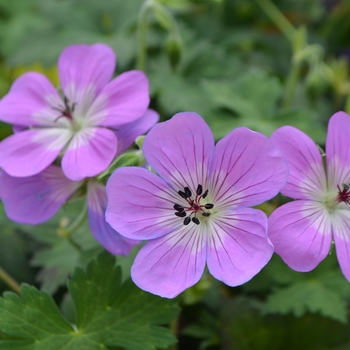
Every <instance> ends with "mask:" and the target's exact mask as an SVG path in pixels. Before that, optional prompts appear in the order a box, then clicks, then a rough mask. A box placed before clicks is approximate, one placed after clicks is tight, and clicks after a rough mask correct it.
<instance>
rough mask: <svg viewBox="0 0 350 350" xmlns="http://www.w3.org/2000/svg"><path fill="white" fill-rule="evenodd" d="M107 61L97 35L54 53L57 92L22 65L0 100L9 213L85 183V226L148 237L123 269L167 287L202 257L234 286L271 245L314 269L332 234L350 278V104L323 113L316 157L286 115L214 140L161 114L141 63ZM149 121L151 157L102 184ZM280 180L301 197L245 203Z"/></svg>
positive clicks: (130, 237)
mask: <svg viewBox="0 0 350 350" xmlns="http://www.w3.org/2000/svg"><path fill="white" fill-rule="evenodd" d="M114 68H115V56H114V54H113V52H112V50H111V49H110V48H109V47H107V46H106V45H102V44H96V45H92V46H87V45H73V46H70V47H68V48H67V49H65V50H64V51H63V53H62V54H61V56H60V58H59V62H58V70H59V74H60V80H61V88H62V96H60V94H59V93H58V92H57V90H56V89H54V88H53V86H52V85H51V84H50V83H49V82H48V80H47V79H46V78H45V77H44V76H42V75H40V74H37V73H27V74H25V75H23V76H22V77H20V78H19V79H17V80H16V81H15V83H14V84H13V86H12V88H11V90H10V92H9V93H8V94H7V95H6V96H5V97H4V98H3V99H2V100H1V101H0V119H1V120H3V121H6V122H8V123H11V124H13V125H14V134H13V135H12V136H10V137H9V138H7V139H5V140H4V141H2V142H1V144H0V167H1V168H2V171H1V175H0V198H1V200H2V201H3V202H4V205H5V210H6V213H7V215H8V216H9V218H11V219H12V220H15V221H18V222H21V223H31V224H37V223H40V222H43V221H45V220H47V219H49V218H50V217H51V216H53V215H54V214H55V213H56V212H57V210H58V209H59V207H60V206H61V205H62V204H63V203H65V202H66V201H67V200H68V199H69V198H70V197H71V196H72V194H73V193H74V192H75V191H76V190H77V189H79V188H81V187H82V186H85V187H86V188H87V190H86V191H87V206H88V220H89V224H90V228H91V231H92V233H93V235H94V237H95V238H96V239H97V240H98V241H99V242H100V243H101V244H102V245H103V246H104V247H105V248H106V249H107V250H108V251H110V252H111V253H113V254H116V255H117V254H124V255H125V254H128V253H129V251H130V249H131V248H132V247H133V246H134V245H136V244H138V243H139V242H140V241H147V242H146V244H145V245H144V246H143V247H142V248H141V250H140V251H139V253H138V255H137V257H136V259H135V261H134V264H133V267H132V271H131V275H132V278H133V280H134V282H135V283H136V284H137V285H138V286H139V287H140V288H142V289H144V290H146V291H149V292H151V293H154V294H157V295H160V296H163V297H168V298H172V297H175V296H176V295H178V294H179V293H181V292H182V291H184V290H185V289H186V288H188V287H190V286H192V285H194V284H195V283H197V282H198V281H199V279H200V278H201V276H202V274H203V271H204V268H205V266H206V265H207V267H208V270H209V272H210V273H211V274H212V275H213V276H214V277H215V278H217V279H218V280H220V281H223V282H224V283H226V284H227V285H229V286H237V285H240V284H242V283H245V282H247V281H248V280H250V279H251V278H252V277H253V276H255V275H256V274H257V273H258V272H259V271H260V270H261V269H262V268H263V267H264V266H265V265H266V264H267V262H268V261H269V260H270V258H271V256H272V254H273V252H274V251H275V252H276V253H277V254H279V255H280V256H281V257H282V258H283V259H284V261H285V262H286V263H287V264H288V265H289V266H290V267H291V268H293V269H295V270H297V271H310V270H312V269H313V268H315V267H316V266H317V265H318V264H319V262H320V261H322V260H323V259H324V258H325V257H326V255H327V254H328V252H329V250H330V247H331V243H332V240H334V242H335V246H336V251H337V256H338V260H339V263H340V266H341V269H342V271H343V273H344V275H345V277H346V278H347V279H348V280H349V281H350V184H349V181H350V138H349V137H348V133H349V131H350V116H348V115H347V114H345V113H344V112H339V113H336V114H335V115H334V116H333V117H332V118H331V119H330V122H329V132H328V136H327V141H326V151H327V153H326V155H325V156H324V155H322V153H321V152H320V150H319V149H318V147H317V146H316V144H315V143H314V142H313V141H312V140H311V139H310V138H309V137H308V136H307V135H305V134H304V133H303V132H301V131H300V130H298V129H296V128H293V127H290V126H285V127H282V128H280V129H278V130H276V131H275V132H274V134H273V135H272V136H271V138H270V139H269V138H267V137H266V136H264V135H262V134H260V133H257V132H253V131H251V130H249V129H247V128H245V127H242V128H237V129H235V130H233V131H231V132H230V133H229V134H228V135H227V136H226V137H224V138H223V139H222V140H220V141H219V142H218V143H217V144H216V145H215V144H214V138H213V135H212V133H211V131H210V129H209V127H208V125H207V124H206V123H205V122H204V120H203V119H202V118H201V117H200V116H199V115H197V114H195V113H191V112H183V113H178V114H176V115H175V116H174V117H173V118H172V119H170V120H169V121H166V122H163V123H158V124H156V123H157V121H158V115H157V114H156V112H154V111H151V110H148V109H147V108H148V104H149V93H148V82H147V78H146V77H145V75H144V74H143V73H142V72H138V71H131V72H127V73H124V74H121V75H120V76H118V77H117V78H116V79H114V80H112V81H110V82H109V80H110V79H111V77H112V75H113V72H114ZM154 124H156V125H154ZM153 125H154V126H153ZM152 126H153V127H152ZM149 129H151V131H150V132H149V133H148V135H147V136H146V138H145V141H144V145H143V152H144V157H145V159H146V162H147V165H146V166H144V167H122V168H119V169H117V170H116V171H115V172H114V173H113V174H112V175H111V177H110V178H109V180H108V183H107V186H106V187H105V186H104V185H103V184H101V183H99V182H98V175H99V174H101V172H104V171H106V169H108V167H109V166H110V164H111V162H112V161H113V159H114V158H115V157H116V155H119V154H121V153H122V152H124V151H125V150H126V149H127V148H128V147H129V146H130V145H131V144H132V143H133V141H134V139H135V138H136V136H138V135H140V134H143V133H145V132H147V131H148V130H149ZM149 168H151V169H152V170H153V171H149ZM279 192H281V193H282V194H284V195H286V196H288V197H291V198H294V199H296V200H295V201H292V202H289V203H287V204H285V205H282V206H281V207H279V208H277V209H276V210H275V211H274V212H273V213H272V215H271V216H270V217H269V219H267V217H266V215H265V213H263V212H262V211H261V210H258V209H254V208H250V206H256V205H259V204H261V203H264V202H265V201H267V200H269V199H271V198H273V197H274V196H276V195H277V194H278V193H279ZM105 213H106V216H105Z"/></svg>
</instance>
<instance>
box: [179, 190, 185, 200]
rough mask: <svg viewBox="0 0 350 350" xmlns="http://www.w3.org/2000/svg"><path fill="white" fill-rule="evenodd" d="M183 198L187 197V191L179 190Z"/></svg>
mask: <svg viewBox="0 0 350 350" xmlns="http://www.w3.org/2000/svg"><path fill="white" fill-rule="evenodd" d="M177 193H178V194H179V195H180V196H181V197H182V198H184V199H186V198H187V194H186V193H185V192H182V191H178V192H177Z"/></svg>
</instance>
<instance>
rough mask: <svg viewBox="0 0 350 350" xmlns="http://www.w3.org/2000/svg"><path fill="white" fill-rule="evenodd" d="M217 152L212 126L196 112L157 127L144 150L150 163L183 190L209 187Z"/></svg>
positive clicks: (177, 188) (180, 114)
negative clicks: (211, 164) (212, 159)
mask: <svg viewBox="0 0 350 350" xmlns="http://www.w3.org/2000/svg"><path fill="white" fill-rule="evenodd" d="M213 149H214V138H213V134H212V132H211V130H210V129H209V126H208V125H207V124H206V123H205V122H204V120H203V118H202V117H201V116H199V115H198V114H196V113H192V112H183V113H178V114H176V115H175V116H174V117H173V118H172V119H170V120H168V121H166V122H164V123H159V124H157V125H155V126H154V127H153V128H152V129H151V131H150V132H149V133H148V135H147V137H146V139H145V142H144V146H143V151H144V154H145V158H146V160H147V163H148V164H150V165H151V167H152V168H153V169H154V170H155V171H156V172H157V173H158V174H159V175H160V176H161V177H162V178H163V179H164V180H166V181H167V182H168V183H170V184H172V186H176V190H182V191H183V189H184V187H185V186H188V187H189V188H190V190H191V191H196V188H197V186H198V185H199V184H200V185H202V186H203V189H204V190H206V189H207V188H208V180H207V178H208V170H209V164H210V160H211V157H212V154H213Z"/></svg>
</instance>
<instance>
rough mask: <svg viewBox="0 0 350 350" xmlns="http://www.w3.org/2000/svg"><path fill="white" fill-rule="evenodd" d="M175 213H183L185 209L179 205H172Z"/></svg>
mask: <svg viewBox="0 0 350 350" xmlns="http://www.w3.org/2000/svg"><path fill="white" fill-rule="evenodd" d="M173 208H174V209H175V210H176V211H184V210H185V209H184V208H183V207H182V206H181V205H180V204H174V207H173Z"/></svg>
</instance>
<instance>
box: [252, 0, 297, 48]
mask: <svg viewBox="0 0 350 350" xmlns="http://www.w3.org/2000/svg"><path fill="white" fill-rule="evenodd" d="M256 2H257V3H258V4H259V6H260V7H261V8H262V9H263V11H264V12H265V13H266V14H267V15H268V16H269V17H270V19H271V20H272V21H273V22H274V23H275V24H276V26H277V27H278V28H279V30H280V31H281V32H282V33H283V34H284V35H285V36H286V37H287V38H288V40H289V41H290V42H291V43H293V39H294V35H295V32H296V30H295V28H294V27H293V25H292V24H291V23H290V22H289V21H288V20H287V18H286V17H285V16H284V15H283V13H282V12H281V11H280V10H279V9H278V7H276V6H275V5H274V4H273V3H272V2H271V1H270V0H256Z"/></svg>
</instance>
